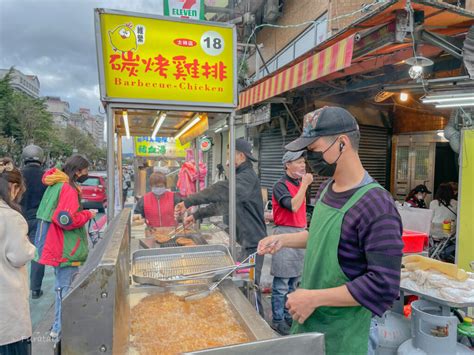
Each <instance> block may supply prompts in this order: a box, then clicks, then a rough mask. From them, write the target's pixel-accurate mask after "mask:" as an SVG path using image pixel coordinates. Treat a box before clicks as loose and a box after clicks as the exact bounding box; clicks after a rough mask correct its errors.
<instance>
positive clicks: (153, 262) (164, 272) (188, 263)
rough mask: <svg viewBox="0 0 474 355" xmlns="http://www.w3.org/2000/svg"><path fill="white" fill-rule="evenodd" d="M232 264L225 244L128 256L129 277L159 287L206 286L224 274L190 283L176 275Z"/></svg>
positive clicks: (168, 249) (209, 276)
mask: <svg viewBox="0 0 474 355" xmlns="http://www.w3.org/2000/svg"><path fill="white" fill-rule="evenodd" d="M232 265H234V260H233V259H232V256H231V255H230V252H229V249H228V248H227V247H226V246H225V245H197V246H190V247H174V248H173V247H171V248H155V249H144V250H137V251H135V252H134V253H133V254H132V278H133V281H134V282H136V283H140V284H150V285H156V286H160V287H167V286H171V285H174V284H177V283H178V284H179V283H181V284H186V285H196V284H203V283H209V282H210V281H212V280H213V279H217V278H219V277H222V276H224V275H225V274H226V273H227V271H221V272H215V273H211V274H208V275H206V277H203V278H194V279H193V280H180V275H183V274H188V273H193V272H199V271H205V270H209V269H216V268H221V267H226V266H232Z"/></svg>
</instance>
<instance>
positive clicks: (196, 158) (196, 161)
mask: <svg viewBox="0 0 474 355" xmlns="http://www.w3.org/2000/svg"><path fill="white" fill-rule="evenodd" d="M193 148H194V164H195V165H196V174H197V179H196V192H199V191H200V187H201V184H200V177H201V172H200V171H199V147H198V138H195V139H194V141H193ZM197 208H198V209H199V206H198V207H197ZM196 228H197V230H199V229H200V228H201V223H200V222H199V221H196Z"/></svg>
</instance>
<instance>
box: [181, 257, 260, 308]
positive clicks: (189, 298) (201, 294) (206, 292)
mask: <svg viewBox="0 0 474 355" xmlns="http://www.w3.org/2000/svg"><path fill="white" fill-rule="evenodd" d="M256 256H257V253H252V254H250V255H249V256H247V257H246V258H245V260H243V261H242V262H241V263H240V265H235V266H232V268H231V269H230V271H229V272H228V273H227V274H225V275H224V276H223V277H221V278H220V280H218V281H216V282H214V283H213V284H212V285H211V286H209V287H208V289H207V290H204V291H199V292H196V293H193V294H190V295H187V296H186V297H184V300H185V301H186V302H188V301H197V300H200V299H202V298H204V297H207V296H209V295H210V294H211V292H212V291H214V290H215V289H216V288H217V286H219V285H220V283H221V282H222V281H224V280H225V279H226V278H227V276H229V275H230V274H232V273H233V272H234V271H235V270H237V269H238V268H239V267H240V266H241V265H242V264H245V263H246V262H247V261H249V260H250V259H252V258H255V257H256Z"/></svg>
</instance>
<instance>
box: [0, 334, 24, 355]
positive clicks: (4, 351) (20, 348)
mask: <svg viewBox="0 0 474 355" xmlns="http://www.w3.org/2000/svg"><path fill="white" fill-rule="evenodd" d="M0 355H31V338H28V339H26V340H20V341H17V342H16V343H11V344H7V345H0Z"/></svg>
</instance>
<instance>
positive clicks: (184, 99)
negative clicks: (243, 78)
mask: <svg viewBox="0 0 474 355" xmlns="http://www.w3.org/2000/svg"><path fill="white" fill-rule="evenodd" d="M96 37H97V49H98V59H99V72H100V73H99V74H100V92H101V99H102V100H103V101H105V102H120V103H134V104H164V105H172V106H173V105H176V106H179V107H180V109H186V108H189V107H213V108H223V109H222V110H221V111H222V112H228V111H231V110H232V109H233V108H235V107H236V106H237V85H236V84H237V81H236V80H237V75H236V64H235V63H236V59H235V57H236V44H235V42H236V32H235V26H234V25H229V24H224V23H212V22H204V21H193V20H186V21H183V20H181V19H177V18H170V17H161V16H151V15H145V14H144V15H142V14H140V15H136V14H130V13H126V12H121V11H113V10H103V9H97V10H96Z"/></svg>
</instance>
